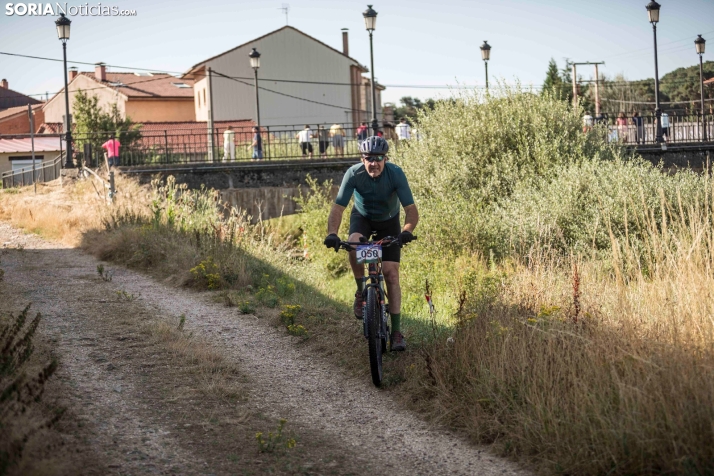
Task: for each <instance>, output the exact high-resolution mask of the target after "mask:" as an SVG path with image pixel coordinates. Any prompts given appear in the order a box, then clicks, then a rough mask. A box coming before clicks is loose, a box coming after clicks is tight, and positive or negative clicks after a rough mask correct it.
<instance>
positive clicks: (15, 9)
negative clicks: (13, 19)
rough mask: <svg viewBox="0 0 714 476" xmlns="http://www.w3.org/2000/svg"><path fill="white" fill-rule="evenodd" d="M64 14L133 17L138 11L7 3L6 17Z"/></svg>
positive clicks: (94, 5) (50, 4)
mask: <svg viewBox="0 0 714 476" xmlns="http://www.w3.org/2000/svg"><path fill="white" fill-rule="evenodd" d="M60 13H64V14H65V15H67V16H83V17H133V16H136V10H122V9H120V8H119V7H116V6H112V5H102V4H101V3H96V4H90V3H84V4H82V5H69V4H68V3H6V4H5V15H7V16H15V15H16V16H19V17H23V16H58V15H59V14H60Z"/></svg>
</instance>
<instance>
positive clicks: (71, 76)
mask: <svg viewBox="0 0 714 476" xmlns="http://www.w3.org/2000/svg"><path fill="white" fill-rule="evenodd" d="M77 74H78V73H77V68H75V67H74V66H72V67H71V68H69V80H70V81H72V80H73V79H74V78H76V77H77Z"/></svg>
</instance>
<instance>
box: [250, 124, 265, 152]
mask: <svg viewBox="0 0 714 476" xmlns="http://www.w3.org/2000/svg"><path fill="white" fill-rule="evenodd" d="M250 147H252V148H253V158H252V160H263V137H262V136H261V135H260V129H258V127H257V126H256V127H253V142H251V144H250Z"/></svg>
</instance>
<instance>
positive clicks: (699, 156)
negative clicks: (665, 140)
mask: <svg viewBox="0 0 714 476" xmlns="http://www.w3.org/2000/svg"><path fill="white" fill-rule="evenodd" d="M639 155H641V156H642V158H643V159H645V160H647V161H649V162H651V163H653V164H655V165H657V164H659V163H660V162H662V164H663V165H664V168H665V169H668V170H670V171H676V170H677V169H686V168H690V169H692V170H694V171H695V172H702V171H704V170H706V167H707V159H709V161H710V164H711V160H714V144H712V145H708V146H706V145H704V146H701V147H695V148H688V149H683V148H678V147H675V146H670V147H669V148H668V149H667V150H666V151H663V150H659V149H655V150H640V151H639ZM711 166H712V165H710V167H711Z"/></svg>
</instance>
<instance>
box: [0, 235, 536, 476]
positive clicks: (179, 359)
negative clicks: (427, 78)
mask: <svg viewBox="0 0 714 476" xmlns="http://www.w3.org/2000/svg"><path fill="white" fill-rule="evenodd" d="M0 243H3V244H4V247H5V248H6V250H7V251H6V252H5V254H4V255H3V257H2V264H1V266H2V268H3V269H4V270H5V279H4V281H3V282H2V283H0V301H1V302H3V306H2V307H3V311H5V312H8V311H12V312H17V311H19V310H20V309H21V308H22V307H24V305H25V304H27V303H28V302H32V303H33V308H32V309H33V312H37V311H39V312H41V313H42V314H43V316H44V318H43V321H42V323H41V325H40V330H39V336H38V338H37V339H38V342H37V343H38V346H39V349H40V351H41V352H47V353H53V354H55V355H56V356H57V358H58V359H59V361H60V368H59V370H58V372H57V374H56V375H55V376H54V377H53V379H52V380H51V382H50V384H49V387H48V392H47V394H46V396H45V397H44V398H45V402H46V403H48V404H51V405H55V406H63V407H65V408H67V412H66V414H65V417H64V418H63V419H62V420H61V421H60V423H59V424H58V425H57V427H55V429H54V430H53V431H51V432H49V433H48V434H47V435H45V436H44V437H43V438H42V440H41V441H35V442H33V443H32V444H31V445H30V446H29V447H28V450H27V454H26V455H25V458H24V459H23V463H22V465H23V466H21V467H19V468H15V471H18V472H19V473H21V474H32V473H35V474H79V473H81V474H240V473H243V474H264V473H268V472H272V473H284V474H369V473H372V472H376V471H379V470H380V469H386V470H387V471H389V472H400V473H405V472H406V473H408V474H481V475H488V474H526V473H525V472H524V471H522V470H519V469H518V468H517V467H516V466H515V465H513V464H511V463H509V462H506V461H504V460H502V459H499V458H496V457H494V456H491V455H490V454H488V453H487V452H486V451H485V450H484V449H483V448H478V447H474V446H472V445H470V444H469V443H467V442H466V441H464V440H462V439H460V438H458V437H457V436H455V435H453V434H449V433H447V432H444V431H441V430H438V429H434V428H430V427H429V426H428V425H427V424H425V423H424V422H422V421H421V420H419V419H418V418H416V417H415V416H413V415H412V414H410V413H409V412H407V411H404V410H403V409H401V408H400V407H399V406H398V405H397V404H396V403H395V402H394V401H393V400H392V399H391V398H390V397H389V396H388V395H385V394H384V392H380V391H379V390H377V389H375V388H374V387H372V386H371V384H370V383H369V381H368V380H364V381H363V380H360V379H354V378H351V377H346V376H345V375H344V373H343V372H342V371H340V370H339V368H338V367H336V366H334V365H333V364H331V363H330V362H327V361H326V360H325V359H323V358H321V357H317V356H315V355H314V354H311V353H310V351H309V350H308V349H305V348H302V347H301V346H299V345H298V339H297V338H293V337H289V336H286V335H284V334H282V333H280V332H278V331H277V330H276V329H274V328H273V327H272V326H271V325H270V324H269V323H268V322H266V321H267V320H266V319H257V318H256V317H255V316H250V315H240V314H239V313H238V312H237V311H236V310H235V308H226V307H223V306H222V305H220V304H217V303H214V302H212V301H211V300H210V298H209V297H208V296H207V295H205V294H197V293H193V292H189V291H186V290H183V289H174V288H170V287H168V286H166V285H164V284H162V283H158V282H156V281H154V280H152V279H150V278H148V277H146V276H144V275H141V274H139V273H136V272H133V271H130V270H126V269H123V268H115V267H113V266H109V265H107V264H105V266H106V267H111V269H112V271H113V276H112V279H111V281H105V280H103V279H102V278H100V276H99V275H98V273H97V265H98V264H99V262H98V261H96V260H95V259H94V258H92V257H91V256H88V255H86V254H84V253H82V252H81V251H79V250H77V249H71V248H67V247H65V246H63V245H59V244H55V243H50V242H47V241H44V240H41V239H40V238H38V237H36V236H32V235H25V234H22V233H21V232H19V231H17V230H16V229H14V228H12V227H10V226H8V225H7V224H3V223H0ZM280 419H286V420H287V423H286V425H285V428H284V434H283V438H282V439H281V440H280V441H278V442H277V446H278V449H276V450H275V451H272V452H270V451H268V452H260V448H259V444H258V442H257V441H256V433H257V432H262V433H263V439H264V441H265V442H267V440H268V439H269V438H270V437H269V436H268V435H269V433H270V432H273V434H274V433H275V432H276V430H277V427H278V425H279V423H278V421H279V420H280ZM291 440H294V443H295V444H294V447H292V448H288V447H289V446H292V443H291Z"/></svg>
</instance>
